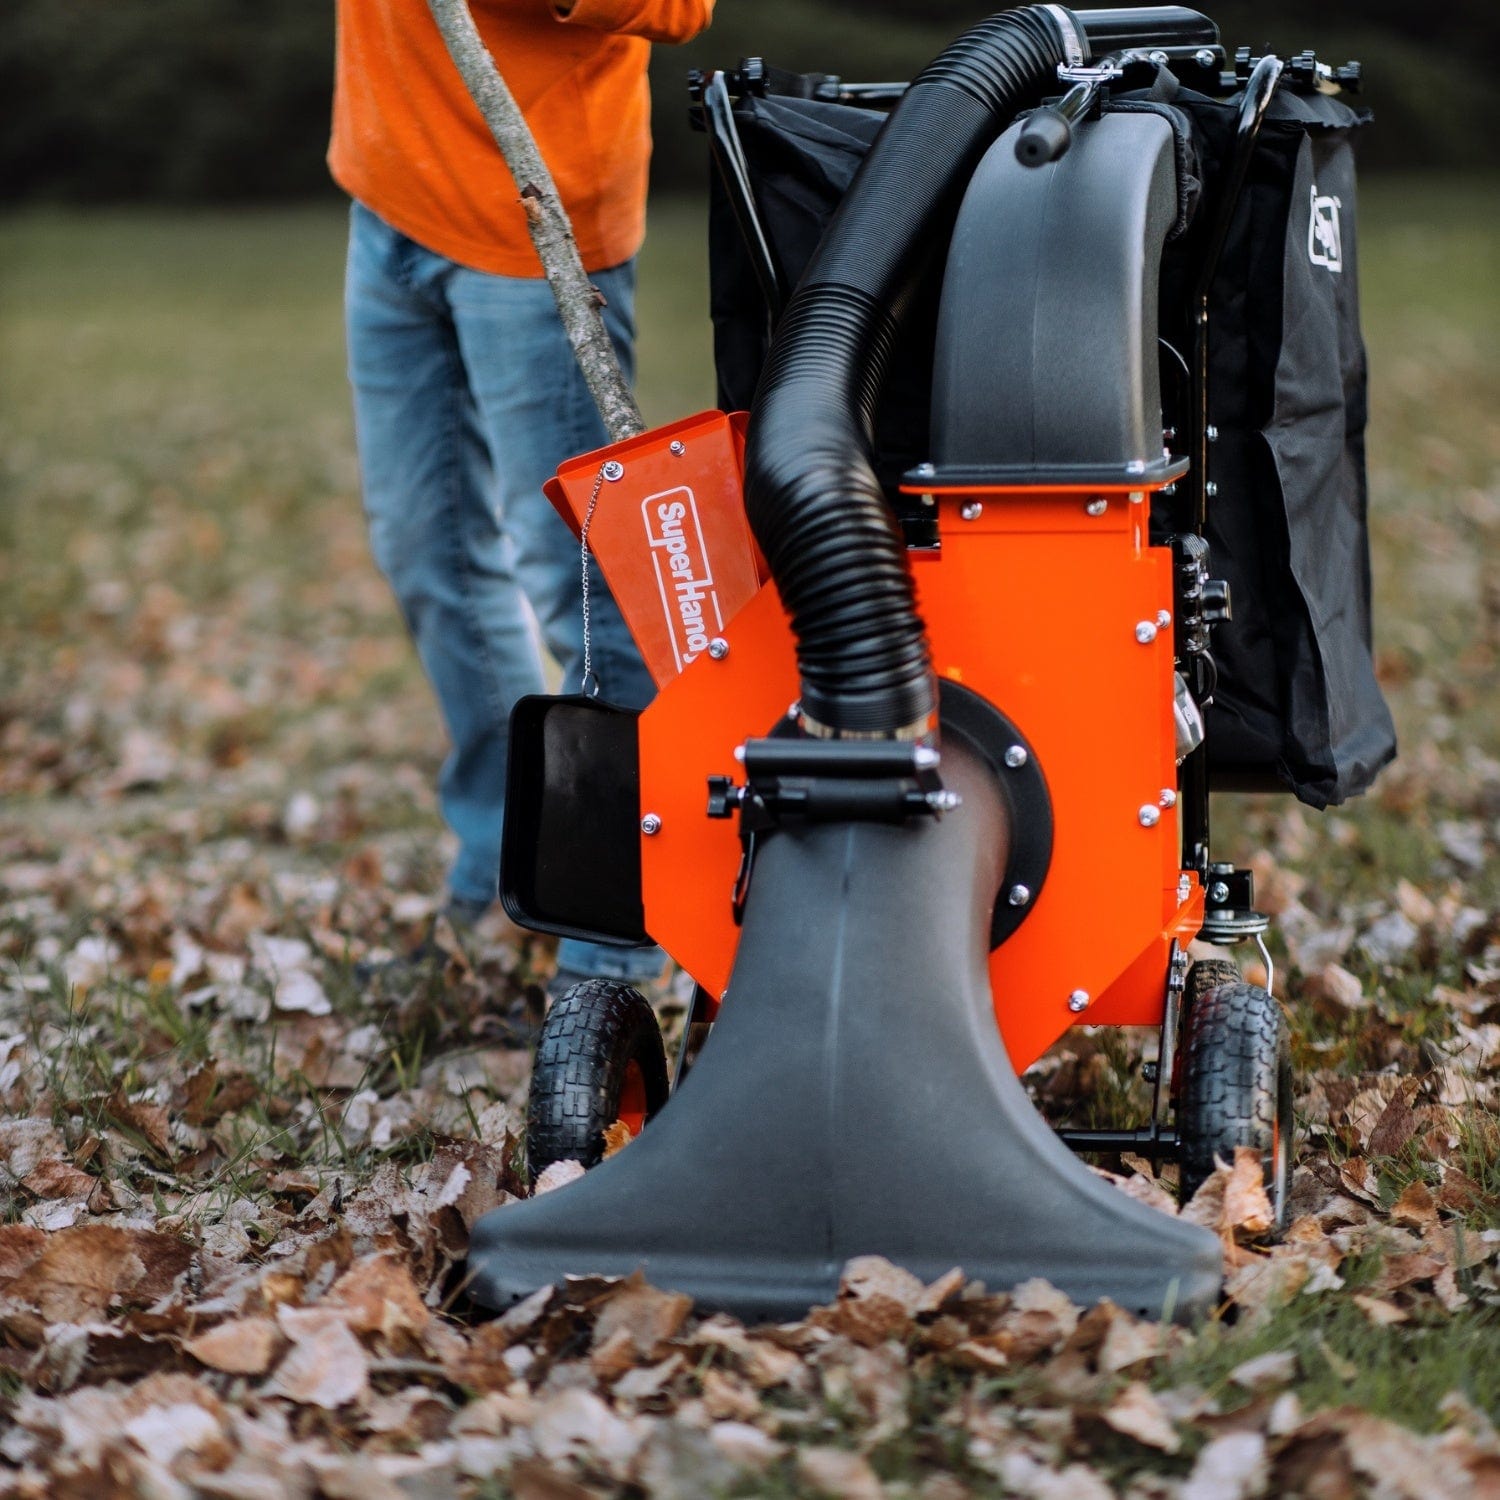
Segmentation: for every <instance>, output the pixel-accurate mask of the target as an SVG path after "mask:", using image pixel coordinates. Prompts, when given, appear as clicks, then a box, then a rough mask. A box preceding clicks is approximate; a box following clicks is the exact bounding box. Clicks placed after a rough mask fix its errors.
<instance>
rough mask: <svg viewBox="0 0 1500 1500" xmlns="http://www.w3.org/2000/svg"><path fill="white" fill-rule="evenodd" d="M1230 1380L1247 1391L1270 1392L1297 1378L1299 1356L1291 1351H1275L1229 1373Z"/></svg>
mask: <svg viewBox="0 0 1500 1500" xmlns="http://www.w3.org/2000/svg"><path fill="white" fill-rule="evenodd" d="M1229 1378H1230V1379H1231V1380H1232V1381H1233V1382H1234V1383H1235V1384H1236V1385H1238V1386H1243V1387H1244V1389H1245V1390H1247V1391H1268V1390H1273V1389H1274V1388H1275V1387H1276V1386H1278V1385H1288V1384H1290V1383H1291V1382H1292V1381H1293V1380H1295V1379H1296V1378H1297V1356H1296V1354H1295V1353H1293V1352H1292V1350H1290V1349H1275V1350H1272V1351H1271V1352H1270V1353H1268V1354H1259V1355H1257V1356H1256V1357H1255V1358H1254V1359H1247V1360H1245V1361H1244V1362H1243V1363H1242V1364H1238V1365H1236V1366H1235V1367H1234V1369H1232V1370H1231V1371H1230V1372H1229Z"/></svg>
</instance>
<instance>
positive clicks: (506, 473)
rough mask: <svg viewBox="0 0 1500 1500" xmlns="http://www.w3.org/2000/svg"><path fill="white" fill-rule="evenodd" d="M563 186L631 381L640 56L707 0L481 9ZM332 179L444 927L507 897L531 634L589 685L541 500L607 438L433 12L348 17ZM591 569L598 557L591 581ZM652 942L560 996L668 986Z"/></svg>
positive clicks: (589, 955)
mask: <svg viewBox="0 0 1500 1500" xmlns="http://www.w3.org/2000/svg"><path fill="white" fill-rule="evenodd" d="M471 9H472V11H473V15H474V20H475V23H476V25H477V26H478V28H479V32H480V35H481V36H482V38H483V39H484V42H485V44H486V46H487V47H488V48H489V51H490V54H491V56H492V57H494V59H495V61H496V64H497V66H498V67H499V69H500V71H501V73H502V74H503V75H504V77H505V80H506V82H507V84H508V85H509V86H510V89H511V91H512V93H513V94H514V95H515V97H516V101H517V103H518V104H519V105H520V107H521V109H522V111H523V113H524V114H525V116H526V119H527V123H528V124H529V125H530V127H531V130H532V133H533V134H534V135H535V137H536V140H537V144H538V146H539V147H540V149H541V153H542V156H543V157H544V158H545V160H546V161H547V163H548V165H549V167H550V168H551V170H552V174H553V176H554V178H555V180H556V182H557V187H558V191H559V193H560V195H561V197H562V201H563V205H564V207H565V208H566V209H567V211H568V214H569V217H570V218H571V220H572V223H573V228H574V233H575V235H576V238H577V241H578V248H579V251H580V253H581V255H582V257H583V263H584V267H585V269H586V270H587V271H588V272H589V274H590V277H591V279H592V281H593V282H594V284H595V285H596V286H597V287H598V288H599V290H600V291H601V292H602V293H603V295H604V298H605V308H604V320H605V324H606V326H607V328H608V329H609V332H610V336H611V338H612V339H613V341H614V344H615V348H616V350H617V352H618V353H619V356H620V360H621V364H622V365H623V367H624V369H625V371H626V373H627V375H628V374H630V373H631V371H632V368H633V352H632V351H633V340H634V332H635V329H634V322H633V301H634V290H635V260H634V257H635V255H636V252H637V251H638V250H639V248H640V245H641V241H642V239H643V238H644V234H645V205H646V180H647V168H648V162H649V158H650V149H651V137H650V122H649V113H650V101H649V95H648V92H647V83H646V63H647V59H648V57H649V54H650V48H651V44H652V43H653V42H669V43H670V42H683V41H687V40H688V39H689V38H691V37H693V36H695V35H696V34H697V33H698V32H699V31H701V30H702V29H703V28H704V27H705V26H706V25H707V24H708V22H709V20H710V17H711V13H712V10H713V0H572V3H571V4H568V3H560V4H555V3H553V0H471ZM337 14H338V43H337V65H336V67H337V71H336V79H335V91H334V110H333V138H332V142H331V144H330V146H329V152H328V162H329V168H330V170H331V171H332V173H333V176H334V179H335V180H336V181H337V182H338V183H339V185H340V186H341V187H342V188H344V190H345V191H346V192H347V193H348V194H349V195H350V197H351V198H352V199H353V203H352V205H351V219H350V237H349V258H348V265H347V270H346V277H345V321H346V329H347V337H348V353H349V379H350V384H351V386H352V387H353V392H354V414H355V432H356V438H357V442H358V447H359V459H360V472H361V478H362V482H363V490H364V505H365V513H366V517H367V520H368V524H369V531H370V542H371V550H372V551H373V553H374V556H375V560H376V562H377V564H378V565H379V567H380V568H381V571H382V572H383V573H384V574H385V576H386V578H387V579H388V580H389V582H390V584H391V587H392V589H393V591H394V593H395V595H396V599H397V601H398V603H399V605H400V608H401V611H402V614H403V616H404V618H405V620H406V624H407V626H408V628H409V630H410V631H411V635H412V638H413V640H414V642H415V644H416V648H417V653H418V655H419V657H420V659H421V662H422V666H423V669H424V671H425V672H426V674H427V677H428V680H429V681H430V682H431V684H432V686H433V689H434V691H435V693H436V696H437V699H438V703H439V706H440V708H441V710H442V714H443V718H444V721H445V724H446V726H447V729H448V734H449V739H450V742H451V750H450V753H449V755H448V758H447V760H446V762H445V764H444V766H443V771H442V776H441V780H440V783H439V793H440V800H441V804H442V810H443V816H444V818H445V819H446V821H447V823H448V824H449V826H450V827H451V828H452V829H453V831H454V833H455V834H456V835H457V837H458V842H459V851H458V856H457V859H456V860H455V862H454V865H453V867H452V869H451V870H450V872H449V876H448V904H447V910H448V912H449V914H450V915H451V916H452V917H453V918H454V919H455V920H457V921H459V922H460V923H462V922H464V921H472V920H474V919H476V918H477V917H478V916H479V915H481V914H482V913H483V912H484V911H485V909H486V908H487V907H488V906H489V905H490V903H491V902H492V901H493V899H494V897H495V894H496V886H497V878H498V869H499V856H500V829H501V822H502V816H503V806H504V795H505V777H506V759H507V740H508V728H509V718H510V710H511V707H512V705H513V704H514V703H515V701H516V700H517V699H518V698H520V697H522V696H524V695H526V694H529V693H538V692H541V691H543V681H542V667H541V661H540V657H539V653H538V650H537V645H536V639H535V633H534V631H533V628H532V621H533V620H534V621H535V625H536V627H537V629H538V630H539V631H540V635H541V639H542V640H543V641H544V642H545V644H546V646H547V649H548V650H549V651H550V652H551V653H552V655H553V656H554V657H555V658H556V659H557V661H558V662H559V664H560V665H561V667H562V669H563V674H564V680H565V681H568V682H576V681H577V680H578V670H579V665H580V663H581V660H582V654H583V653H582V647H583V634H582V618H581V609H580V594H581V590H580V556H579V549H578V545H577V543H576V542H575V541H574V540H573V538H572V536H571V535H570V533H569V532H568V530H567V528H566V526H565V525H564V524H563V522H562V521H561V520H560V519H559V518H558V516H557V515H556V513H555V512H554V511H553V509H552V507H551V505H550V504H549V502H548V501H547V499H546V498H545V497H544V496H543V494H542V489H541V487H542V484H543V482H544V481H545V480H546V479H547V478H549V477H550V476H551V475H552V473H553V472H554V470H555V469H556V467H557V465H558V464H559V463H560V462H561V461H562V460H563V459H565V458H568V457H570V456H572V455H573V454H575V453H580V452H584V451H587V450H588V449H591V448H596V447H599V446H600V445H601V444H603V443H604V442H605V441H606V434H605V431H604V428H603V426H602V424H601V422H600V420H599V416H598V413H597V412H596V410H595V408H594V405H593V401H592V399H591V398H590V396H589V394H588V390H587V387H586V386H585V385H584V382H583V377H582V375H581V374H580V372H579V370H578V367H577V364H576V362H575V361H574V359H573V355H572V350H571V348H570V346H569V344H568V341H567V338H566V336H565V334H564V332H563V328H562V323H561V320H560V319H559V317H558V315H557V311H556V307H555V305H554V304H553V300H552V293H551V291H550V289H549V288H548V286H547V283H546V281H545V280H544V279H543V277H542V268H541V264H540V262H539V261H538V259H537V256H536V252H535V250H534V249H533V248H532V244H531V238H530V235H529V234H528V233H527V229H526V219H525V215H524V212H523V210H522V207H521V204H520V201H519V198H518V195H517V192H516V188H515V184H514V183H513V182H512V180H511V178H510V175H509V173H508V172H507V170H506V168H505V165H504V162H503V160H502V159H501V157H500V154H499V151H498V148H497V147H496V146H495V144H494V141H493V139H492V138H491V136H490V134H489V131H488V129H487V128H486V126H485V124H484V122H483V120H482V118H481V117H480V114H479V111H478V109H477V108H476V106H475V105H474V103H473V101H472V100H471V99H470V98H469V96H468V94H467V92H466V91H465V88H464V85H463V81H462V79H461V78H460V77H459V74H458V70H457V69H456V68H455V67H454V65H453V63H452V61H451V59H450V58H449V56H448V54H447V51H446V49H445V48H444V45H443V41H442V38H441V36H440V34H439V32H438V30H437V26H436V24H435V22H434V21H433V19H432V16H431V13H430V11H429V10H428V7H427V0H339V3H338V13H337ZM591 566H593V565H592V564H591ZM590 592H591V611H590V612H591V646H592V658H593V663H594V666H595V669H596V671H597V673H598V677H599V682H600V684H601V686H602V689H603V691H604V694H605V695H606V696H607V697H608V698H609V699H610V700H611V701H613V702H616V703H622V704H625V705H627V706H630V707H643V706H644V705H645V704H646V703H647V702H648V701H649V700H650V697H651V694H652V685H651V680H650V678H649V676H648V675H647V673H646V670H645V667H644V666H643V665H642V663H641V660H640V656H639V654H638V653H637V651H636V649H635V645H634V642H633V641H632V639H631V637H630V633H629V631H628V630H627V628H626V626H625V623H624V621H623V620H622V619H621V617H620V613H619V610H618V608H617V607H616V606H615V604H614V601H613V600H612V599H610V597H609V595H608V591H607V589H606V588H605V585H604V583H603V580H602V578H599V577H598V576H597V573H596V574H595V575H593V576H591V579H590ZM661 964H662V957H661V954H660V952H659V951H657V950H654V949H646V950H634V949H619V948H608V947H603V946H600V945H595V944H588V943H582V942H578V941H575V940H572V939H566V940H564V942H563V943H562V944H561V945H560V947H559V950H558V977H557V979H556V980H554V985H553V988H554V992H556V991H557V990H558V989H560V988H562V987H564V986H565V985H566V984H568V983H571V982H573V981H575V980H577V979H582V978H585V977H589V976H593V975H605V976H608V977H611V978H619V979H626V980H637V981H639V980H643V979H646V978H650V977H652V976H654V975H655V974H657V973H659V972H660V969H661Z"/></svg>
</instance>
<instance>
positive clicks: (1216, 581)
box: [1199, 578, 1234, 625]
mask: <svg viewBox="0 0 1500 1500" xmlns="http://www.w3.org/2000/svg"><path fill="white" fill-rule="evenodd" d="M1199 607H1200V608H1201V610H1202V612H1203V618H1204V619H1205V620H1206V621H1207V622H1208V623H1209V624H1210V625H1219V624H1222V623H1223V622H1224V621H1225V620H1231V619H1233V618H1234V608H1233V601H1232V600H1231V599H1230V597H1229V580H1228V579H1226V578H1205V579H1204V580H1203V592H1202V594H1201V595H1200V596H1199Z"/></svg>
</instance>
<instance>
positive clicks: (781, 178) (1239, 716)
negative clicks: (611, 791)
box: [709, 88, 1396, 807]
mask: <svg viewBox="0 0 1500 1500" xmlns="http://www.w3.org/2000/svg"><path fill="white" fill-rule="evenodd" d="M1154 98H1155V95H1154V94H1153V95H1151V96H1142V102H1138V103H1137V104H1136V105H1134V106H1131V105H1126V106H1125V107H1154V108H1159V109H1161V110H1162V111H1163V112H1164V113H1168V114H1169V115H1170V116H1171V117H1172V118H1173V119H1174V123H1175V122H1177V121H1181V122H1183V128H1184V129H1185V130H1186V131H1187V132H1188V133H1189V134H1190V136H1191V139H1190V140H1187V141H1184V143H1183V144H1184V151H1183V163H1182V169H1181V173H1180V175H1182V177H1183V182H1184V185H1185V187H1186V188H1189V189H1191V190H1192V191H1193V194H1194V195H1195V196H1196V188H1197V183H1196V181H1195V180H1194V179H1195V178H1196V177H1198V176H1201V178H1202V197H1201V201H1200V202H1199V203H1197V204H1196V205H1195V208H1196V212H1195V213H1194V216H1193V217H1194V222H1193V224H1192V225H1191V226H1189V227H1187V229H1186V232H1185V233H1183V234H1181V235H1174V239H1173V241H1172V242H1171V243H1170V244H1169V245H1168V249H1167V253H1166V257H1165V259H1164V262H1163V267H1162V309H1163V331H1164V333H1166V334H1167V336H1168V337H1169V339H1170V340H1171V342H1172V343H1173V344H1174V345H1176V346H1177V347H1178V348H1179V349H1180V350H1182V351H1183V352H1184V353H1186V352H1187V351H1188V349H1189V347H1190V345H1189V343H1188V334H1187V325H1186V321H1185V314H1186V309H1187V304H1188V295H1189V291H1190V288H1191V287H1192V285H1193V281H1194V278H1195V273H1196V270H1197V266H1198V264H1199V263H1200V261H1201V256H1202V253H1203V241H1204V239H1205V236H1206V230H1207V226H1208V224H1209V223H1210V222H1211V219H1212V216H1213V213H1214V210H1215V208H1216V207H1217V204H1218V201H1219V191H1220V189H1221V184H1222V183H1223V180H1224V177H1225V174H1226V169H1227V163H1228V160H1229V156H1230V152H1231V149H1232V145H1233V139H1234V133H1235V128H1236V124H1237V120H1238V115H1239V103H1240V101H1239V99H1238V98H1237V97H1236V98H1230V99H1227V100H1225V99H1211V98H1208V97H1206V96H1204V95H1200V94H1195V93H1192V92H1191V91H1189V90H1186V89H1176V88H1173V89H1171V90H1170V92H1169V93H1168V94H1167V95H1166V96H1165V98H1167V99H1170V103H1169V104H1168V103H1166V102H1157V103H1150V102H1149V101H1150V100H1151V99H1154ZM734 114H735V122H736V125H737V127H738V130H739V134H740V139H741V143H742V145H743V148H744V152H745V157H746V160H747V163H748V165H749V169H750V175H751V179H752V182H753V184H754V189H755V194H756V199H757V205H758V208H759V210H760V215H761V220H762V224H763V227H764V229H765V233H766V236H767V238H768V240H769V241H770V244H771V247H772V251H773V253H774V254H775V255H776V257H777V258H778V260H779V262H780V269H781V271H782V273H783V276H784V278H785V281H786V285H787V286H788V287H792V286H795V284H796V282H797V279H798V277H799V276H800V275H801V274H802V271H803V269H804V267H805V266H806V265H807V262H808V260H809V258H810V257H811V255H812V252H813V249H814V248H815V246H816V245H817V242H818V240H819V238H820V237H821V235H822V233H823V231H824V229H825V228H826V227H827V225H828V222H829V221H830V220H831V219H832V217H833V214H834V211H835V209H836V208H837V206H838V203H839V200H840V199H841V198H842V196H843V194H844V193H845V191H847V189H848V186H849V183H850V182H851V181H852V180H853V177H854V173H855V172H856V171H857V170H858V167H859V163H860V161H861V160H863V158H864V155H865V153H866V152H867V151H868V149H869V146H870V143H871V142H872V141H873V140H874V138H875V136H876V135H877V134H878V132H879V130H880V127H881V125H882V124H883V123H884V121H885V115H884V114H883V113H882V112H880V111H877V110H869V109H859V108H854V107H851V106H847V105H841V104H832V103H824V102H821V101H818V100H813V99H804V98H795V97H779V96H776V95H772V96H771V97H768V98H763V99H762V98H755V97H747V98H744V99H741V100H740V101H738V102H737V103H736V105H735V109H734ZM1362 123H1363V121H1362V117H1360V116H1359V115H1356V114H1355V113H1354V112H1353V111H1352V110H1350V109H1348V108H1347V107H1346V106H1345V105H1343V104H1342V103H1340V102H1339V101H1338V100H1336V99H1333V98H1330V97H1327V96H1323V95H1301V94H1293V93H1291V92H1289V91H1287V90H1279V91H1278V92H1277V94H1276V96H1275V98H1274V99H1273V101H1272V104H1271V108H1270V111H1269V114H1268V118H1267V120H1266V122H1265V125H1264V127H1263V130H1262V133H1261V137H1260V141H1259V143H1258V145H1257V147H1256V150H1255V154H1254V157H1253V159H1252V163H1251V168H1250V173H1249V177H1248V180H1247V183H1246V186H1245V189H1244V192H1243V195H1242V197H1241V200H1240V203H1239V206H1238V208H1237V210H1236V212H1235V215H1234V218H1233V220H1232V222H1231V226H1230V231H1229V235H1228V239H1227V241H1226V244H1225V247H1224V252H1223V257H1222V260H1221V262H1220V266H1219V272H1218V275H1217V276H1216V278H1215V281H1214V285H1213V291H1212V295H1211V299H1210V312H1211V325H1210V326H1211V330H1212V334H1211V341H1210V420H1211V422H1212V423H1213V425H1214V426H1215V427H1216V428H1217V431H1218V440H1217V441H1216V442H1215V443H1213V444H1212V445H1211V447H1210V449H1209V454H1210V473H1211V477H1212V479H1213V481H1214V483H1215V484H1216V485H1217V486H1218V493H1217V495H1216V496H1215V498H1214V499H1213V500H1212V501H1211V502H1210V508H1209V525H1208V539H1209V545H1210V549H1211V551H1210V562H1211V567H1212V571H1213V572H1214V573H1215V574H1216V575H1218V576H1222V577H1225V578H1227V579H1228V580H1229V582H1230V585H1231V590H1232V594H1233V601H1234V619H1233V620H1232V621H1231V622H1230V623H1228V624H1225V625H1221V626H1219V627H1218V628H1217V629H1216V631H1215V634H1214V653H1215V656H1216V658H1217V660H1218V663H1219V686H1218V690H1217V693H1216V695H1215V700H1214V705H1213V707H1212V708H1211V709H1210V710H1209V715H1210V734H1209V740H1208V749H1209V769H1210V777H1211V781H1212V783H1213V785H1215V786H1216V787H1219V788H1222V789H1230V788H1234V787H1252V788H1260V789H1267V788H1276V787H1284V788H1286V789H1288V790H1290V791H1292V792H1294V793H1295V794H1296V795H1297V796H1298V797H1299V798H1301V799H1302V800H1303V801H1304V802H1307V803H1309V804H1311V805H1312V806H1314V807H1324V806H1327V805H1329V804H1331V803H1338V802H1342V801H1344V800H1345V799H1346V798H1348V797H1351V796H1354V795H1356V794H1358V793H1359V792H1362V791H1364V790H1365V789H1366V788H1367V787H1368V786H1369V785H1370V783H1371V782H1372V781H1373V780H1374V778H1375V776H1376V774H1377V773H1378V772H1379V770H1380V768H1381V767H1382V766H1384V765H1386V764H1387V763H1388V762H1389V761H1390V760H1391V759H1392V758H1393V756H1394V755H1395V750H1396V745H1395V731H1394V728H1393V726H1392V723H1391V717H1390V713H1389V711H1388V710H1387V708H1386V705H1385V701H1384V699H1383V698H1382V696H1381V692H1380V688H1379V685H1378V684H1377V682H1376V680H1375V670H1374V665H1373V661H1372V658H1371V649H1370V564H1369V538H1368V530H1367V522H1366V482H1365V456H1364V430H1365V419H1366V370H1365V355H1364V345H1363V342H1362V340H1361V337H1360V331H1359V300H1358V290H1357V285H1356V279H1355V274H1356V246H1355V193H1354V164H1353V147H1352V138H1353V136H1354V134H1355V132H1356V130H1357V129H1358V127H1359V126H1360V125H1361V124H1362ZM1184 196H1185V197H1187V196H1188V193H1187V192H1185V193H1184ZM709 248H710V285H711V303H712V314H713V323H714V352H715V359H716V363H717V366H718V377H719V394H720V404H721V405H722V406H723V407H724V409H725V410H736V409H740V408H744V407H748V406H749V405H750V402H751V399H752V398H753V396H754V392H755V384H756V381H757V380H758V379H759V377H760V370H761V366H762V364H763V363H764V360H765V356H766V350H767V346H768V343H769V318H768V315H767V310H766V305H765V299H764V297H763V296H762V294H761V291H760V287H759V284H758V282H757V281H756V278H755V275H754V271H753V268H752V264H751V261H750V258H749V254H748V252H747V250H746V249H745V247H744V245H743V243H742V241H741V239H740V235H739V231H738V228H737V226H736V223H735V219H734V216H733V213H732V211H731V209H730V207H729V203H728V199H727V197H726V196H725V193H724V190H723V187H722V184H720V182H719V181H718V178H717V175H716V174H715V175H714V177H713V187H712V201H711V206H710V237H709ZM944 248H945V247H944V246H942V245H935V246H934V247H933V254H934V256H935V257H936V256H939V255H940V254H941V253H942V251H943V249H944ZM940 283H941V276H940V275H934V276H930V277H928V278H927V287H926V289H925V290H924V292H923V293H922V296H923V297H924V299H930V306H928V307H918V308H914V309H913V316H912V317H911V318H910V320H909V324H908V332H907V333H906V334H905V335H904V336H903V344H902V346H901V347H900V348H898V350H897V351H896V355H895V358H894V359H893V361H892V366H891V370H892V376H891V381H890V384H889V386H888V388H887V390H886V392H885V395H884V397H883V399H882V402H881V407H880V411H879V413H878V415H877V419H876V467H877V470H878V471H879V473H880V476H881V479H882V481H883V482H885V483H886V485H887V486H888V487H889V488H890V489H891V490H893V491H894V488H895V485H896V483H897V482H898V480H899V476H900V474H901V473H902V472H903V471H904V470H905V469H906V468H908V467H910V466H911V465H912V464H914V463H918V462H921V461H923V460H924V459H926V458H928V457H930V454H929V453H928V451H927V449H928V441H927V438H928V422H929V403H930V400H931V381H932V338H933V329H934V326H935V321H936V320H935V311H936V305H937V298H938V295H939V292H940Z"/></svg>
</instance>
